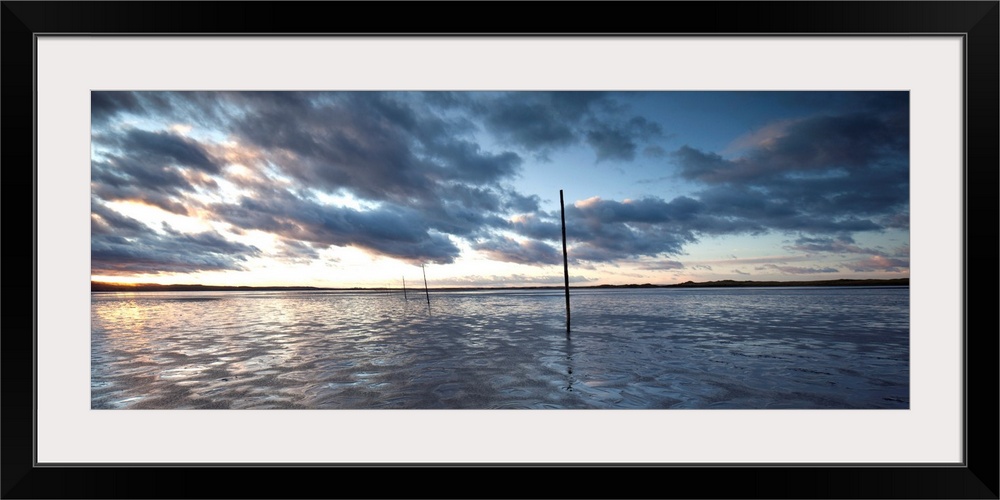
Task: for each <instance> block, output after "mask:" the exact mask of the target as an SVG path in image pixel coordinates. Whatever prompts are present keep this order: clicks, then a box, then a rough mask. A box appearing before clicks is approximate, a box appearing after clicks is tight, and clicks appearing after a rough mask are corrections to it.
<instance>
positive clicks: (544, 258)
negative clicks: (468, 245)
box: [473, 237, 562, 266]
mask: <svg viewBox="0 0 1000 500" xmlns="http://www.w3.org/2000/svg"><path fill="white" fill-rule="evenodd" d="M473 248H475V249H476V250H478V251H480V252H482V253H483V254H484V255H486V256H487V257H489V258H490V259H492V260H498V261H501V262H512V263H515V264H526V265H529V266H546V265H553V264H561V263H562V251H561V250H557V249H556V248H555V247H553V246H550V245H548V244H545V243H542V242H539V241H534V240H526V241H523V242H519V241H517V240H514V239H512V238H506V237H501V238H495V239H492V240H488V241H483V242H480V243H477V244H476V245H474V246H473Z"/></svg>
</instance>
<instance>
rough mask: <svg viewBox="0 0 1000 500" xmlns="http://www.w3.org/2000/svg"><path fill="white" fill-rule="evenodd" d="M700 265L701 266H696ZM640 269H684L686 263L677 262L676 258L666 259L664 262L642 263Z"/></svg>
mask: <svg viewBox="0 0 1000 500" xmlns="http://www.w3.org/2000/svg"><path fill="white" fill-rule="evenodd" d="M695 267H700V266H695ZM639 269H642V270H645V271H673V270H676V269H684V264H682V263H680V262H677V261H676V260H665V261H662V262H652V263H648V264H642V265H640V266H639Z"/></svg>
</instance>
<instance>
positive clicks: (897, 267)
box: [847, 255, 910, 272]
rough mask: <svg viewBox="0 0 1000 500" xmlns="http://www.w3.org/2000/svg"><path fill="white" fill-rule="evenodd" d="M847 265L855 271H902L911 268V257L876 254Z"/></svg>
mask: <svg viewBox="0 0 1000 500" xmlns="http://www.w3.org/2000/svg"><path fill="white" fill-rule="evenodd" d="M847 267H848V268H850V269H851V270H852V271H855V272H901V271H905V270H908V269H909V268H910V262H909V259H893V258H890V257H883V256H881V255H876V256H873V257H870V258H867V259H863V260H858V261H854V262H850V263H848V264H847Z"/></svg>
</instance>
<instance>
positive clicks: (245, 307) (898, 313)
mask: <svg viewBox="0 0 1000 500" xmlns="http://www.w3.org/2000/svg"><path fill="white" fill-rule="evenodd" d="M909 137H910V95H909V92H906V91H419V92H418V91H385V92H381V91H308V92H305V91H267V92H265V91H121V90H113V91H92V92H91V157H90V158H91V177H90V180H91V181H90V195H91V215H90V223H91V237H90V248H91V254H90V263H91V306H90V311H91V343H90V378H91V379H90V404H91V409H95V410H97V409H101V410H103V409H109V410H110V409H136V410H140V409H157V410H164V409H171V410H174V409H176V410H191V409H234V410H240V409H245V410H251V409H261V410H265V409H330V410H337V409H354V410H357V409H361V410H381V409H385V410H391V409H454V410H462V409H471V410H503V409H526V410H531V409H537V410H545V409H551V410H559V409H570V410H583V409H594V410H600V409H613V410H623V409H638V410H641V409H655V410H672V409H677V410H683V409H699V410H705V409H723V410H733V409H741V410H753V409H765V410H767V409H769V410H778V409H789V410H794V409H824V410H829V409H844V410H856V409H875V410H877V409H884V410H892V409H896V410H900V409H902V410H906V409H909V408H910V347H909V346H910V309H909V308H910V287H909V277H910V268H909V266H910V248H909V241H910V232H909V225H910V208H909V207H910V153H909V150H910V139H909Z"/></svg>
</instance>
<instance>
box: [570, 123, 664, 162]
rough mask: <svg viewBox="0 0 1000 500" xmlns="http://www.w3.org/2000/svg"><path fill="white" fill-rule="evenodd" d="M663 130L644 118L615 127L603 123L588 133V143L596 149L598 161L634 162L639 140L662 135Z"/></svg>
mask: <svg viewBox="0 0 1000 500" xmlns="http://www.w3.org/2000/svg"><path fill="white" fill-rule="evenodd" d="M661 132H662V129H661V128H660V126H659V125H657V124H656V123H653V122H650V121H647V120H646V119H645V118H642V117H633V118H632V119H631V120H629V121H628V122H627V123H626V124H623V125H613V124H610V123H606V122H602V123H600V124H598V125H597V126H596V127H594V128H591V129H590V130H588V131H587V134H586V141H587V144H589V145H590V147H592V148H594V152H595V153H596V154H597V161H604V160H622V161H632V160H634V159H635V153H636V150H637V149H638V147H639V146H638V144H637V142H638V141H639V140H645V139H649V138H651V137H655V136H658V135H660V133H661Z"/></svg>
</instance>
